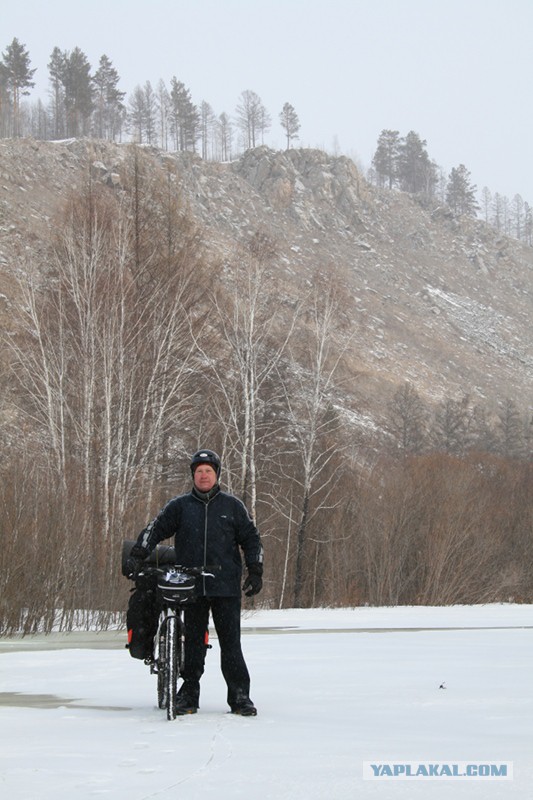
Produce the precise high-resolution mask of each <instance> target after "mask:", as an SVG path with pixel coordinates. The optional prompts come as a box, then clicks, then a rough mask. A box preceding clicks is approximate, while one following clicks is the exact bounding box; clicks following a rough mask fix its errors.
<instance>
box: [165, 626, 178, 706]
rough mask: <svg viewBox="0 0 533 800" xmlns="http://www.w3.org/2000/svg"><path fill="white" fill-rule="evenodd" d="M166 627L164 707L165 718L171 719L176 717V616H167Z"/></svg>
mask: <svg viewBox="0 0 533 800" xmlns="http://www.w3.org/2000/svg"><path fill="white" fill-rule="evenodd" d="M166 628H167V630H166V642H165V657H166V670H165V677H166V681H165V683H166V708H167V719H168V720H173V719H175V718H176V694H177V685H178V640H177V637H178V632H177V625H176V617H174V616H170V617H168V619H167V623H166Z"/></svg>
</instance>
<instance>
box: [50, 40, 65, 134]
mask: <svg viewBox="0 0 533 800" xmlns="http://www.w3.org/2000/svg"><path fill="white" fill-rule="evenodd" d="M65 58H66V55H65V53H63V52H62V51H61V50H60V49H59V47H54V49H53V51H52V55H51V56H50V61H49V62H48V74H49V75H50V84H51V94H52V127H53V137H54V138H55V139H62V138H63V137H64V136H65V132H66V129H67V124H66V117H65V85H64V80H65Z"/></svg>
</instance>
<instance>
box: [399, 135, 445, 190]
mask: <svg viewBox="0 0 533 800" xmlns="http://www.w3.org/2000/svg"><path fill="white" fill-rule="evenodd" d="M426 147H427V142H426V141H425V140H422V139H421V138H420V136H419V135H418V134H417V133H415V132H414V131H410V132H409V133H408V134H407V136H406V137H405V139H403V140H402V142H401V145H400V153H399V159H398V166H399V170H398V172H399V180H400V188H401V189H403V191H405V192H410V193H411V194H418V195H420V196H422V197H425V198H431V197H433V193H434V189H435V185H436V183H437V168H436V166H435V163H434V162H433V161H430V158H429V156H428V153H427V149H426Z"/></svg>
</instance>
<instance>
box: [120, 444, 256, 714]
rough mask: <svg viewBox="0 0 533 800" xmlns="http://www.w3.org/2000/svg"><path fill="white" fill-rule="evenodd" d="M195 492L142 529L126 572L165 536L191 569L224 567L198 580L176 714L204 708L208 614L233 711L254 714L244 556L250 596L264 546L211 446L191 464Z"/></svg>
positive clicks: (189, 616)
mask: <svg viewBox="0 0 533 800" xmlns="http://www.w3.org/2000/svg"><path fill="white" fill-rule="evenodd" d="M190 468H191V473H192V478H193V487H192V490H191V491H190V492H188V493H186V494H182V495H179V496H178V497H174V498H173V499H172V500H170V501H169V502H168V503H167V505H166V506H165V507H164V508H163V509H162V510H161V511H160V512H159V514H158V515H157V517H156V518H155V519H154V520H153V521H152V522H151V523H150V524H149V525H148V526H147V527H146V528H145V529H144V530H143V531H142V532H141V533H140V534H139V537H138V539H137V542H136V544H135V545H134V547H133V548H132V550H131V555H130V558H129V560H128V563H127V572H128V574H130V575H132V574H135V573H136V572H137V571H138V570H139V568H140V566H141V564H142V562H143V561H144V559H145V558H146V557H147V556H148V555H149V554H150V552H151V551H152V550H153V549H154V547H155V546H156V544H157V543H158V542H160V541H161V540H162V539H167V538H168V537H170V536H174V548H175V550H176V562H177V563H178V564H180V565H182V566H185V567H198V566H217V567H219V568H220V569H217V570H216V571H215V572H214V576H213V577H202V578H199V579H198V587H197V595H198V597H197V599H196V602H195V603H194V604H193V605H191V606H188V607H187V608H186V609H185V635H186V642H187V645H186V648H185V666H184V670H183V679H184V680H183V684H182V686H181V687H180V690H179V692H178V698H177V706H176V713H177V714H195V713H196V711H197V710H198V708H199V699H200V678H201V676H202V675H203V672H204V664H205V653H206V648H205V631H206V629H207V625H208V622H209V612H211V615H212V617H213V623H214V626H215V630H216V632H217V636H218V641H219V645H220V663H221V669H222V674H223V675H224V679H225V681H226V684H227V687H228V694H227V700H228V705H229V707H230V708H231V711H232V713H233V714H241V715H243V716H255V715H256V714H257V710H256V708H255V706H254V704H253V703H252V701H251V700H250V675H249V673H248V668H247V666H246V662H245V660H244V656H243V654H242V648H241V579H242V558H241V551H242V554H243V555H244V560H245V564H246V567H247V577H246V580H245V582H244V585H243V587H242V589H243V591H244V592H245V593H246V596H247V597H250V596H252V595H254V594H257V593H258V592H260V591H261V588H262V585H263V581H262V575H263V548H262V545H261V539H260V536H259V533H258V531H257V528H256V526H255V525H254V523H253V522H252V520H251V518H250V516H249V514H248V511H247V510H246V507H245V506H244V504H243V503H242V502H241V501H240V500H239V499H238V498H236V497H234V496H233V495H231V494H228V493H226V492H223V491H221V489H220V486H219V482H218V481H219V478H220V470H221V463H220V458H219V457H218V456H217V454H216V453H215V452H213V451H212V450H198V452H196V453H195V454H194V455H193V457H192V459H191V462H190Z"/></svg>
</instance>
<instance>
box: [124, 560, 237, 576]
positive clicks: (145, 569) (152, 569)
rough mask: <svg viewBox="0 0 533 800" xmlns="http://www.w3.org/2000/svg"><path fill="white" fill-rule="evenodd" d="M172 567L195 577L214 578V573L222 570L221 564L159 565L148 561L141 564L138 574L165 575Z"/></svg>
mask: <svg viewBox="0 0 533 800" xmlns="http://www.w3.org/2000/svg"><path fill="white" fill-rule="evenodd" d="M172 569H173V570H175V571H176V572H183V573H185V575H192V576H194V577H199V576H201V577H204V578H207V577H209V578H214V577H215V576H214V575H213V573H214V572H220V569H221V567H220V564H213V565H211V566H209V565H206V566H205V567H184V566H182V565H181V564H165V565H164V566H162V567H157V566H156V565H155V564H149V563H148V562H146V563H145V564H141V569H140V571H139V572H138V573H137V576H138V575H146V574H147V573H148V574H149V575H150V574H151V575H155V574H157V575H164V574H165V572H168V571H169V570H172Z"/></svg>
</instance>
